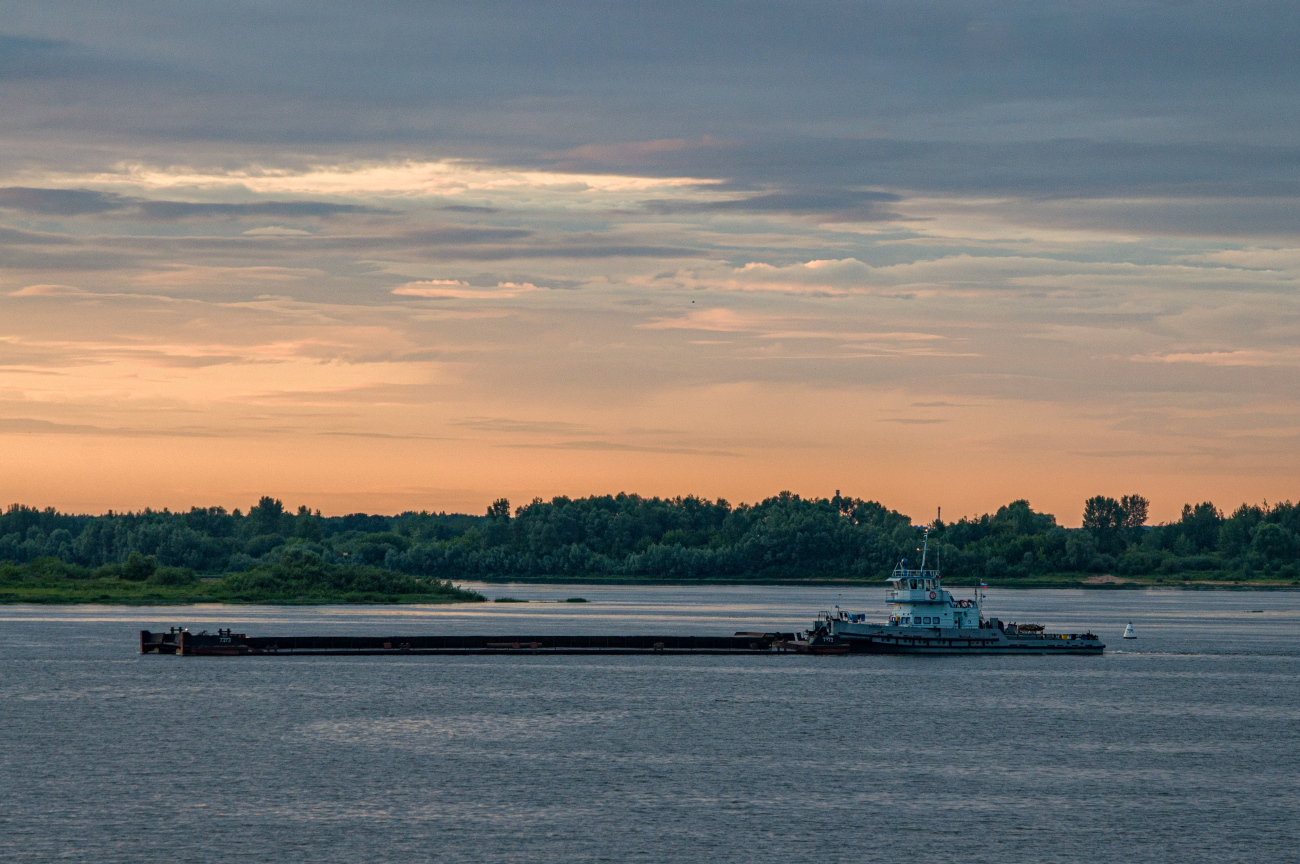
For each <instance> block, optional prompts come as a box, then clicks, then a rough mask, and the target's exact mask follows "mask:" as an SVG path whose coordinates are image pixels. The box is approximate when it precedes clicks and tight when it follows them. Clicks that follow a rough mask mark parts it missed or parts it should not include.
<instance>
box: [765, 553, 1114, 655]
mask: <svg viewBox="0 0 1300 864" xmlns="http://www.w3.org/2000/svg"><path fill="white" fill-rule="evenodd" d="M929 548H930V532H929V529H926V532H925V542H924V545H923V546H922V551H921V566H920V567H918V568H916V569H914V570H913V569H908V567H907V563H908V562H907V559H906V558H904V559H903V560H902V561H901V562H899V564H898V566H897V567H895V568H894V572H893V573H892V574H891V575H890V577H889V589H888V590H887V591H886V592H885V598H886V602H887V603H888V604H889V606H890V613H889V620H888V621H887V622H885V623H883V624H880V623H870V622H868V621H867V620H866V619H867V616H866V615H865V614H854V613H850V612H846V611H844V610H842V609H839V608H838V607H836V609H835V611H834V612H833V613H832V612H822V613H820V614H819V615H818V616H817V620H816V621H815V622H813V629H811V630H809V631H808V639H807V640H799V641H797V642H794V643H790V644H789V645H788V646H787V645H784V644H783V645H781V646H778V647H789V648H793V649H795V650H797V651H803V652H806V653H809V654H1100V653H1102V651H1103V650H1104V649H1105V648H1106V646H1105V645H1103V644H1102V643H1101V640H1100V639H1098V638H1097V637H1096V636H1095V635H1094V634H1092V633H1047V632H1046V628H1045V627H1043V625H1041V624H1015V623H1011V624H1005V623H1003V622H1002V621H1001V620H999V619H997V618H985V617H984V592H983V590H982V588H983V587H984V586H983V585H981V586H980V588H977V589H976V590H975V596H974V597H972V598H970V599H965V598H963V599H958V598H956V597H954V596H953V595H952V594H950V593H949V592H948V591H946V590H944V588H943V584H942V579H943V577H942V576H940V574H939V571H938V569H937V568H935V569H929V568H927V567H926V556H927V554H928V552H929Z"/></svg>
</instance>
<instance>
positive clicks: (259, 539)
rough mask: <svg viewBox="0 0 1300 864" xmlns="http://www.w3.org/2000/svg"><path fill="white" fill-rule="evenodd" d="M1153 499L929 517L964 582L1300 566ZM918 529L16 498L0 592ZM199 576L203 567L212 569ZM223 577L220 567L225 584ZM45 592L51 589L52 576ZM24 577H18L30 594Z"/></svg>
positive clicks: (758, 546) (529, 566)
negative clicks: (1072, 516)
mask: <svg viewBox="0 0 1300 864" xmlns="http://www.w3.org/2000/svg"><path fill="white" fill-rule="evenodd" d="M1147 506H1148V503H1147V501H1146V499H1144V498H1142V497H1141V496H1138V495H1128V496H1124V497H1122V498H1120V499H1118V500H1116V499H1113V498H1108V497H1104V496H1098V497H1095V498H1091V499H1089V500H1088V501H1087V502H1085V510H1084V520H1083V527H1082V528H1076V529H1068V528H1062V527H1060V526H1059V525H1058V524H1057V522H1056V519H1055V517H1054V516H1052V515H1051V514H1048V513H1038V512H1035V511H1034V510H1033V509H1032V508H1031V507H1030V505H1029V502H1027V501H1023V500H1022V501H1014V502H1012V503H1010V504H1008V505H1006V506H1005V507H1001V508H999V509H998V511H997V512H996V513H993V514H985V515H982V516H978V517H973V518H963V519H961V520H959V521H956V522H950V523H946V524H945V523H941V522H935V523H933V524H931V525H930V526H928V527H929V528H930V529H931V531H930V549H931V555H932V556H934V558H932V559H931V560H932V562H933V561H935V560H937V561H938V562H939V564H940V566H941V567H942V569H943V571H944V573H945V575H946V576H948V577H949V579H950V581H951V582H953V583H957V584H961V583H963V582H964V583H971V582H974V581H977V580H985V581H987V582H989V584H995V585H1068V584H1095V583H1100V582H1107V583H1110V584H1114V582H1115V581H1116V580H1121V581H1130V582H1136V583H1151V582H1164V583H1171V582H1172V583H1184V582H1185V583H1197V584H1202V583H1207V582H1225V583H1232V582H1272V583H1295V582H1297V580H1298V577H1300V572H1298V569H1297V568H1298V566H1300V506H1297V505H1292V504H1291V503H1289V502H1287V503H1283V504H1275V505H1272V506H1268V505H1264V506H1255V505H1248V504H1243V505H1241V506H1240V507H1238V508H1236V509H1235V510H1233V511H1232V512H1231V513H1225V512H1224V511H1222V510H1220V509H1219V508H1217V507H1215V506H1214V505H1213V504H1211V503H1209V502H1205V503H1201V504H1196V505H1191V504H1188V505H1186V506H1185V507H1184V508H1183V512H1182V516H1181V518H1180V519H1179V520H1177V521H1175V522H1170V523H1167V524H1162V525H1154V526H1152V525H1148V524H1147ZM920 527H924V526H916V525H913V524H912V522H911V520H910V519H909V518H908V517H906V516H904V515H903V514H901V513H898V512H897V511H894V510H890V509H888V508H886V507H885V506H883V505H881V504H878V503H876V502H874V501H864V500H861V499H857V498H849V497H841V496H839V495H836V496H835V497H834V498H829V499H828V498H816V499H809V498H801V497H799V496H798V495H792V494H790V493H789V492H782V493H781V494H780V495H777V496H775V497H772V498H768V499H767V500H765V501H762V502H760V503H757V504H753V505H746V504H741V505H737V506H732V505H731V504H729V503H728V502H726V501H725V500H722V499H719V500H717V501H709V500H707V499H701V498H696V497H693V496H688V497H684V498H672V499H660V498H642V497H640V496H638V495H627V494H619V495H615V496H610V495H606V496H593V497H590V498H579V499H569V498H564V497H560V498H554V499H552V500H550V501H542V500H540V499H534V500H533V501H532V502H531V503H530V504H527V505H525V506H523V507H518V508H515V509H514V510H513V511H512V509H511V507H510V504H509V502H508V501H506V500H505V499H501V500H498V501H496V502H495V503H493V504H492V506H491V507H489V508H488V510H487V513H486V514H485V515H483V516H469V515H463V514H447V513H428V512H420V513H414V512H409V513H403V514H401V515H398V516H372V515H366V514H361V513H357V514H352V515H349V516H321V515H320V513H319V512H312V511H311V510H309V509H308V508H306V507H300V508H299V509H298V510H297V511H296V512H292V511H288V510H286V509H285V508H284V506H283V504H282V503H281V502H280V501H278V500H275V499H273V498H269V497H265V498H262V499H261V501H259V502H258V503H257V504H256V505H254V506H253V507H252V508H250V509H249V511H248V512H247V513H246V514H245V513H241V512H240V511H239V510H234V511H233V512H227V511H226V510H225V509H223V508H220V507H208V508H193V509H191V510H190V511H188V512H183V513H181V512H178V513H173V512H170V511H167V510H162V511H153V510H145V511H143V512H139V513H112V512H110V513H107V514H105V515H102V516H82V515H70V514H64V513H58V512H56V511H55V510H53V509H46V510H37V509H34V508H31V507H23V506H19V505H14V506H11V507H10V508H9V509H8V511H7V512H5V513H4V514H3V515H0V600H4V599H7V600H10V601H13V600H15V599H31V598H34V597H37V596H38V595H40V594H41V592H42V591H46V589H48V591H46V593H48V594H49V595H50V596H51V597H53V596H55V595H59V596H63V595H66V596H69V597H72V596H75V598H76V599H90V600H93V599H102V597H101V596H100V595H102V594H104V592H105V591H106V590H107V589H106V587H105V586H110V585H111V586H114V589H115V590H113V591H108V594H109V595H111V596H114V597H118V596H130V597H138V598H140V599H142V600H146V601H147V600H148V599H150V598H153V599H163V600H175V599H179V598H189V599H194V598H200V599H202V598H206V599H212V600H242V601H249V602H267V601H270V602H289V601H302V600H310V599H313V598H316V599H344V600H375V601H393V600H419V601H421V602H448V601H455V600H467V599H469V600H472V599H482V598H480V597H479V596H478V595H472V594H470V593H469V592H460V591H458V589H455V588H454V587H452V585H451V584H450V581H449V580H452V579H481V580H488V581H493V580H497V581H503V580H529V579H532V580H537V581H547V580H564V581H583V580H592V581H595V580H647V581H649V580H658V581H693V580H719V581H735V582H743V581H792V580H810V579H813V580H859V581H875V580H881V579H883V578H884V577H885V576H886V575H888V573H889V571H890V570H891V569H892V568H893V567H894V565H895V564H896V563H897V562H898V561H899V560H900V559H902V558H911V559H912V560H913V561H915V560H916V558H915V550H916V548H917V545H918V543H919V541H920V537H921V532H920V530H919V528H920ZM205 577H206V578H205ZM213 577H221V578H219V579H214V578H213ZM42 586H43V587H42ZM20 589H21V590H20Z"/></svg>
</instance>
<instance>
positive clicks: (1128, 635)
mask: <svg viewBox="0 0 1300 864" xmlns="http://www.w3.org/2000/svg"><path fill="white" fill-rule="evenodd" d="M1124 638H1125V639H1136V638H1138V637H1137V634H1136V633H1134V632H1133V622H1132V621H1130V622H1128V626H1127V627H1125V628H1124Z"/></svg>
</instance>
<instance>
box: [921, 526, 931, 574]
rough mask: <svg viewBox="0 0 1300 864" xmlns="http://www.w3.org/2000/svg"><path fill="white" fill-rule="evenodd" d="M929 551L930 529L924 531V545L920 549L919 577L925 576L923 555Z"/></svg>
mask: <svg viewBox="0 0 1300 864" xmlns="http://www.w3.org/2000/svg"><path fill="white" fill-rule="evenodd" d="M929 550H930V529H929V528H926V529H925V545H924V546H922V548H921V575H925V553H926V552H928V551H929Z"/></svg>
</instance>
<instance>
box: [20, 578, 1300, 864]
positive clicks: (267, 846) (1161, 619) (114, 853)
mask: <svg viewBox="0 0 1300 864" xmlns="http://www.w3.org/2000/svg"><path fill="white" fill-rule="evenodd" d="M480 590H483V591H484V593H486V594H488V596H503V595H509V596H513V597H519V598H525V599H531V600H534V601H546V600H557V599H563V598H565V597H570V596H583V597H587V598H588V599H590V600H592V601H593V602H591V603H589V604H565V603H554V602H530V603H527V604H479V605H474V606H451V607H411V606H403V607H315V608H285V607H247V606H198V607H180V608H176V607H172V608H143V609H141V608H124V607H93V606H79V607H57V606H39V607H38V606H5V607H0V719H2V720H3V736H4V738H3V747H0V859H3V860H6V861H16V862H18V861H23V862H25V861H54V860H60V861H114V862H115V861H123V862H126V861H131V862H140V861H147V860H150V859H176V858H179V859H187V860H203V861H236V860H237V861H250V862H261V861H266V862H384V861H394V862H399V861H432V860H437V861H443V860H447V861H458V862H479V861H483V862H507V861H508V862H569V861H627V860H645V861H692V862H693V861H701V862H704V861H710V862H730V861H735V862H752V861H756V860H779V861H809V860H814V859H820V860H830V861H840V860H845V861H850V860H865V861H889V862H900V861H934V860H938V861H959V860H960V861H972V862H984V861H988V862H1008V861H1018V860H1040V861H1079V860H1096V861H1141V862H1166V861H1168V862H1187V861H1198V860H1214V861H1227V862H1235V861H1259V860H1269V861H1271V860H1295V857H1296V855H1297V851H1296V850H1297V848H1300V829H1298V828H1297V816H1300V780H1298V779H1297V777H1298V776H1300V755H1298V754H1300V686H1297V685H1300V594H1297V593H1291V592H1246V591H1205V592H1194V591H1065V590H1061V591H1055V590H1053V591H1048V590H1040V591H996V590H993V591H990V592H989V598H988V603H987V609H988V610H989V611H990V612H991V613H993V614H997V615H999V616H1000V617H1002V618H1003V619H1004V620H1019V621H1038V622H1040V623H1043V624H1047V625H1048V626H1049V628H1050V629H1053V630H1056V629H1059V630H1063V631H1069V632H1077V631H1080V630H1085V629H1091V630H1093V631H1094V632H1096V633H1098V634H1099V635H1101V636H1102V638H1103V639H1104V640H1105V641H1106V642H1107V644H1108V651H1107V653H1106V654H1105V655H1104V656H1102V657H996V656H995V657H867V656H854V657H798V656H791V655H781V656H770V657H769V656H754V657H750V656H724V657H678V656H671V657H640V656H633V657H627V656H618V657H590V656H584V657H509V656H507V657H427V656H407V657H329V658H323V657H321V658H306V657H249V658H204V657H166V656H154V655H150V656H141V655H139V654H138V653H136V652H137V651H138V641H137V639H138V637H137V631H139V630H140V629H142V628H146V629H158V628H165V627H167V626H171V625H177V624H180V625H185V626H189V627H191V628H193V629H203V628H207V629H216V628H217V627H218V626H222V627H224V626H233V627H235V628H236V629H238V630H242V631H245V632H248V633H250V634H286V635H293V634H310V633H340V634H341V633H356V634H375V635H388V634H391V635H401V634H413V635H428V634H439V633H501V634H507V633H516V634H519V633H528V634H544V633H565V632H568V633H602V632H608V633H619V632H636V633H645V634H651V633H664V634H670V633H680V634H687V633H695V634H727V633H731V632H733V631H735V630H757V629H761V630H773V629H781V630H790V629H796V628H798V629H803V628H806V627H807V626H808V624H809V623H810V619H811V617H812V615H814V614H815V613H816V612H817V611H818V610H819V609H829V608H833V607H834V606H835V605H840V606H843V607H844V608H847V609H850V610H852V611H868V612H871V613H873V614H872V617H873V618H876V617H880V616H879V614H877V613H879V612H881V611H882V609H883V607H882V602H883V590H882V589H879V588H873V589H847V588H825V587H822V588H775V587H761V588H746V587H719V588H700V587H689V588H680V587H673V588H645V587H622V586H620V587H608V588H606V587H599V588H597V587H592V586H583V587H580V588H578V587H564V586H531V585H530V586H498V585H492V586H481V587H480ZM957 593H958V594H961V593H962V592H960V591H958V592H957ZM1130 620H1131V621H1132V622H1133V625H1134V628H1135V629H1136V631H1137V633H1138V636H1139V638H1138V639H1137V640H1135V641H1132V642H1122V641H1121V640H1120V638H1119V636H1120V634H1121V632H1122V631H1123V628H1124V625H1125V624H1126V623H1127V622H1128V621H1130Z"/></svg>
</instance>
